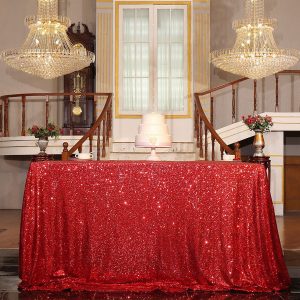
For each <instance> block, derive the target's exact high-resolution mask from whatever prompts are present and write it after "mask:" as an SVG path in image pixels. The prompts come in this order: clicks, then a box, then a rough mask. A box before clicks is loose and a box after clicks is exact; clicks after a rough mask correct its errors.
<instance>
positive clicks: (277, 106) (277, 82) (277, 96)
mask: <svg viewBox="0 0 300 300" xmlns="http://www.w3.org/2000/svg"><path fill="white" fill-rule="evenodd" d="M275 79H276V103H275V112H278V111H279V74H278V73H277V74H275Z"/></svg>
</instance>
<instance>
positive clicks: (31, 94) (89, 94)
mask: <svg viewBox="0 0 300 300" xmlns="http://www.w3.org/2000/svg"><path fill="white" fill-rule="evenodd" d="M72 95H74V96H82V95H83V96H94V95H96V96H106V95H107V93H28V94H11V95H2V96H1V97H0V99H5V98H6V97H8V98H21V97H22V96H25V97H26V98H27V97H38V96H72Z"/></svg>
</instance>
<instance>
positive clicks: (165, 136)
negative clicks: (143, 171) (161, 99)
mask: <svg viewBox="0 0 300 300" xmlns="http://www.w3.org/2000/svg"><path fill="white" fill-rule="evenodd" d="M135 146H136V147H143V148H146V147H149V148H169V147H171V146H172V141H171V136H170V135H169V133H168V127H167V124H166V122H165V117H164V116H163V115H161V114H159V113H155V112H152V113H149V114H145V115H143V118H142V123H141V124H140V126H139V131H138V135H137V136H136V137H135Z"/></svg>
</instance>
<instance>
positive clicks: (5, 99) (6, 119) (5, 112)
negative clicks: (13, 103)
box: [4, 97, 9, 137]
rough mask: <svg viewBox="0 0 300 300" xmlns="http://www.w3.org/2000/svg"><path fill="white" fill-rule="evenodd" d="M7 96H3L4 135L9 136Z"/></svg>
mask: <svg viewBox="0 0 300 300" xmlns="http://www.w3.org/2000/svg"><path fill="white" fill-rule="evenodd" d="M8 102H9V100H8V97H5V98H4V136H5V137H7V136H9V131H8V118H9V117H8Z"/></svg>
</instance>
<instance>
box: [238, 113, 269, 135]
mask: <svg viewBox="0 0 300 300" xmlns="http://www.w3.org/2000/svg"><path fill="white" fill-rule="evenodd" d="M242 120H243V122H244V123H245V124H246V125H247V126H248V127H249V129H250V130H253V131H260V132H262V133H264V132H267V131H270V128H271V127H272V126H273V122H272V118H271V117H270V116H268V115H265V116H260V115H254V116H251V115H249V116H248V118H245V116H242Z"/></svg>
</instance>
